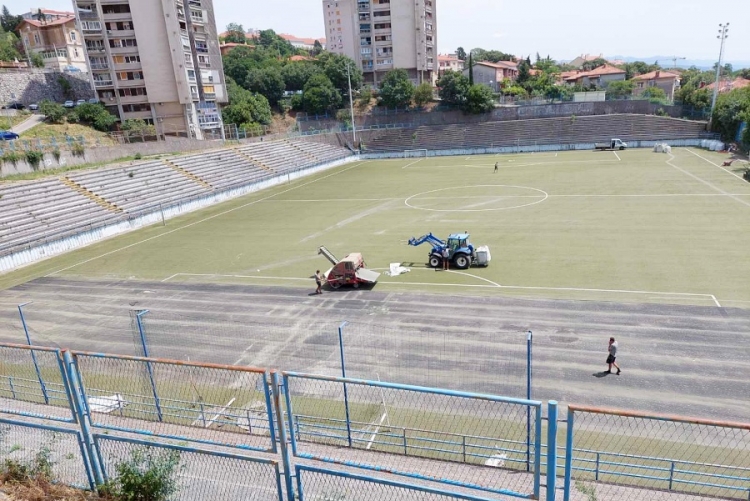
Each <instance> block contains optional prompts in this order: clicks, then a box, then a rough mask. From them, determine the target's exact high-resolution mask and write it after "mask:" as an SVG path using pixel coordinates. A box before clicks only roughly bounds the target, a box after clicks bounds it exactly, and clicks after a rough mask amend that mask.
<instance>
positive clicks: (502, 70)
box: [463, 61, 518, 92]
mask: <svg viewBox="0 0 750 501" xmlns="http://www.w3.org/2000/svg"><path fill="white" fill-rule="evenodd" d="M463 74H464V76H466V77H468V76H469V68H466V69H464V70H463ZM506 78H507V79H509V80H511V81H515V80H516V78H518V66H517V63H515V62H513V61H498V62H496V63H490V62H488V61H480V62H478V63H474V83H477V84H485V85H489V86H490V87H492V90H494V91H495V92H497V91H498V89H499V88H500V84H501V83H502V82H503V80H505V79H506Z"/></svg>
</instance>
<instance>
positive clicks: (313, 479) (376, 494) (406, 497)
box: [296, 465, 486, 501]
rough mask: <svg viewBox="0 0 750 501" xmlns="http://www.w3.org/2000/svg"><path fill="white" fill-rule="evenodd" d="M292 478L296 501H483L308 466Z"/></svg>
mask: <svg viewBox="0 0 750 501" xmlns="http://www.w3.org/2000/svg"><path fill="white" fill-rule="evenodd" d="M296 474H297V485H298V491H299V492H298V499H299V501H349V500H356V501H449V500H453V499H463V500H466V501H486V498H483V497H481V498H480V497H474V496H472V495H469V494H464V493H456V492H450V493H449V492H446V491H444V490H442V489H434V488H430V487H427V486H424V485H415V484H406V483H401V482H393V481H392V480H385V479H382V478H374V477H369V476H363V475H356V474H351V473H343V472H341V471H336V470H325V469H321V468H313V467H309V466H299V465H298V466H297V469H296Z"/></svg>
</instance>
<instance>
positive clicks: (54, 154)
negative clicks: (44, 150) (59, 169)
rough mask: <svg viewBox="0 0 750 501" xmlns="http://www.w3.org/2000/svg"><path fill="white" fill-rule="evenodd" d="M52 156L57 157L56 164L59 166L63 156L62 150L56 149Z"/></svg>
mask: <svg viewBox="0 0 750 501" xmlns="http://www.w3.org/2000/svg"><path fill="white" fill-rule="evenodd" d="M52 156H53V157H55V162H57V163H58V164H59V163H60V157H61V156H62V154H61V153H60V148H55V149H54V150H52Z"/></svg>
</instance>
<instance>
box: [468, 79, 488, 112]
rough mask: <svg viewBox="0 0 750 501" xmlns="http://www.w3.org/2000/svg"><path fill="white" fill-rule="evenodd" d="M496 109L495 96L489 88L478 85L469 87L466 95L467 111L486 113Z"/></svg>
mask: <svg viewBox="0 0 750 501" xmlns="http://www.w3.org/2000/svg"><path fill="white" fill-rule="evenodd" d="M494 108H495V94H494V93H493V92H492V89H490V88H489V87H488V86H486V85H483V84H476V85H472V86H471V87H469V92H468V94H467V95H466V105H465V107H464V109H465V111H467V112H469V113H486V112H488V111H491V110H493V109H494Z"/></svg>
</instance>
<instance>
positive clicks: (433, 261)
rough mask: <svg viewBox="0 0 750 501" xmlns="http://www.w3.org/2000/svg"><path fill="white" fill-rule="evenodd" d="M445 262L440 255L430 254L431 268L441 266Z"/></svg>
mask: <svg viewBox="0 0 750 501" xmlns="http://www.w3.org/2000/svg"><path fill="white" fill-rule="evenodd" d="M442 264H443V260H442V259H441V258H439V257H438V256H430V268H440V266H441V265H442Z"/></svg>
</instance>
